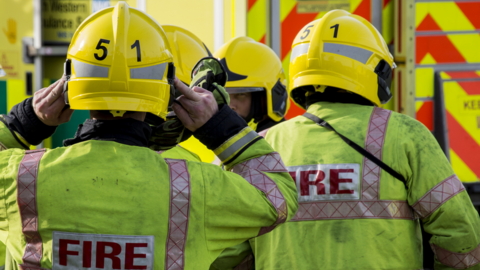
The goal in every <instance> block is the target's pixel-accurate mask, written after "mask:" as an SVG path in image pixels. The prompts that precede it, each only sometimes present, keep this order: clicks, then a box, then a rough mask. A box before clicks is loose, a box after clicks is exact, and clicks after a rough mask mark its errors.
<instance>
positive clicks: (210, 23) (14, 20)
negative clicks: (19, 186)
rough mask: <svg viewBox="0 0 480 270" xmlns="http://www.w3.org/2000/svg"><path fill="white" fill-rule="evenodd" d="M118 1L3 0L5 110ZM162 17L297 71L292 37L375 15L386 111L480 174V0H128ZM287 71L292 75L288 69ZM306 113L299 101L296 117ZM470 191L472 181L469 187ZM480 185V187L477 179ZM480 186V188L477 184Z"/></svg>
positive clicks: (0, 45)
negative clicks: (327, 18) (269, 55)
mask: <svg viewBox="0 0 480 270" xmlns="http://www.w3.org/2000/svg"><path fill="white" fill-rule="evenodd" d="M117 2H118V1H116V0H0V29H1V33H0V64H1V65H2V66H3V68H4V70H5V72H6V73H7V76H6V77H3V78H1V79H0V114H5V113H8V111H9V110H10V109H11V108H12V107H13V106H14V105H15V104H17V103H19V102H20V101H22V100H23V99H25V98H26V97H29V96H31V95H32V93H33V92H34V91H36V90H38V89H40V88H42V87H44V86H47V85H49V84H50V83H52V82H53V81H55V80H57V79H59V78H60V77H61V76H62V74H63V63H64V61H65V58H66V53H67V49H68V45H69V42H70V40H71V38H72V36H73V33H74V32H75V29H76V28H77V27H78V26H79V24H80V23H81V22H82V21H83V20H84V19H85V18H86V17H88V16H89V15H90V14H92V13H93V12H96V11H98V10H100V9H102V8H105V7H108V6H113V5H115V4H116V3H117ZM126 2H127V3H128V4H129V5H130V6H131V7H136V8H138V9H140V10H143V11H146V12H147V13H148V14H150V15H151V16H152V17H153V18H155V19H156V20H157V21H158V22H159V23H160V24H173V25H178V26H181V27H183V28H186V29H187V30H190V31H191V32H193V33H194V34H195V35H197V36H198V37H199V38H200V39H202V40H203V42H204V43H205V44H206V46H207V47H208V48H209V49H210V51H211V52H214V51H216V50H217V49H218V48H220V46H221V45H222V44H224V43H225V42H228V41H229V40H230V39H232V38H234V37H238V36H249V37H251V38H253V39H254V40H256V41H259V42H262V43H264V44H266V45H268V46H270V47H271V48H272V49H273V50H274V51H275V52H276V53H277V54H278V56H279V57H280V59H281V60H282V63H283V68H284V70H285V72H286V73H287V74H288V65H289V62H290V51H291V44H292V41H293V39H294V37H295V36H296V34H297V32H298V31H299V30H300V29H301V28H302V27H303V26H304V25H306V24H307V23H308V22H310V21H313V20H315V19H318V18H321V17H322V16H323V15H324V14H325V13H326V12H327V11H329V10H332V9H345V10H347V11H349V12H351V13H353V14H356V15H360V16H362V17H364V18H365V19H367V20H369V21H370V22H371V23H372V24H373V25H374V26H375V27H376V28H377V30H378V31H379V32H380V33H381V34H382V35H383V37H384V39H385V41H386V42H387V44H388V45H389V48H390V51H391V53H392V54H393V56H394V58H395V62H396V64H397V66H398V67H397V68H396V69H395V72H394V80H393V87H392V88H393V93H394V98H393V99H392V100H391V101H390V102H389V103H388V104H386V105H385V106H384V108H386V109H390V110H393V111H397V112H400V113H404V114H407V115H409V116H411V117H413V118H416V119H418V120H419V121H420V122H422V123H423V124H424V125H425V126H426V127H427V128H428V129H430V130H431V131H432V134H433V135H434V136H435V137H436V138H437V140H438V142H439V144H440V146H441V147H442V149H443V150H444V152H445V154H446V155H447V157H448V158H449V159H450V161H451V163H452V165H453V168H454V169H455V172H456V173H457V175H458V177H459V178H460V179H461V180H462V181H463V182H477V181H478V180H479V178H480V52H479V49H480V16H479V14H480V0H463V1H452V0H441V1H440V0H436V1H432V0H323V1H314V0H126ZM287 78H288V76H287ZM302 113H303V111H302V110H301V109H299V108H297V107H296V106H295V105H294V104H293V103H292V102H291V109H290V111H289V113H288V115H287V119H289V118H291V117H293V116H296V115H299V114H302ZM87 117H88V112H86V111H76V112H75V113H74V116H73V118H72V121H70V122H69V123H67V124H64V125H62V126H60V127H59V128H58V129H57V132H56V133H55V134H54V135H53V136H52V138H49V139H48V140H46V141H45V143H44V146H45V147H59V146H62V141H63V140H64V139H66V138H70V137H73V136H74V133H75V131H76V129H77V127H78V124H80V123H83V121H84V120H85V119H86V118H87ZM469 188H470V187H469ZM477 188H478V185H477ZM477 192H480V189H479V190H478V191H477Z"/></svg>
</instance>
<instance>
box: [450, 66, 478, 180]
mask: <svg viewBox="0 0 480 270" xmlns="http://www.w3.org/2000/svg"><path fill="white" fill-rule="evenodd" d="M457 75H458V74H457ZM476 75H478V73H476ZM443 89H444V90H443V91H444V95H445V108H446V115H447V125H448V131H449V132H448V140H449V145H450V157H451V163H452V167H453V169H454V170H455V173H456V174H457V175H458V177H459V178H460V180H462V181H463V182H470V181H478V180H479V179H480V125H479V124H480V123H478V121H479V119H478V118H479V117H480V81H479V80H477V81H447V82H444V84H443Z"/></svg>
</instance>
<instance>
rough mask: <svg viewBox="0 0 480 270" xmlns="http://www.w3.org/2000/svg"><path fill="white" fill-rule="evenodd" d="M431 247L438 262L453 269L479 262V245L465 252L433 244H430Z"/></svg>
mask: <svg viewBox="0 0 480 270" xmlns="http://www.w3.org/2000/svg"><path fill="white" fill-rule="evenodd" d="M431 247H432V250H433V253H435V257H437V260H438V261H439V262H441V263H442V264H443V265H446V266H449V267H453V268H455V269H465V268H469V267H472V266H474V265H477V264H478V263H480V245H478V246H477V247H476V248H475V249H473V250H472V251H470V252H467V253H455V252H451V251H449V250H446V249H444V248H441V247H439V246H437V245H435V244H431Z"/></svg>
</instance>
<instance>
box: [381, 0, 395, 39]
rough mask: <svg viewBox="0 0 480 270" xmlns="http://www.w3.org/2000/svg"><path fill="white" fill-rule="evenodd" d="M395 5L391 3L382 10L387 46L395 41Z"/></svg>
mask: <svg viewBox="0 0 480 270" xmlns="http://www.w3.org/2000/svg"><path fill="white" fill-rule="evenodd" d="M393 3H394V1H390V2H389V3H388V4H387V5H386V6H385V7H383V10H382V17H383V20H382V32H383V33H382V35H383V38H384V39H385V42H386V43H387V44H390V43H391V42H392V41H393V15H394V14H393V5H394V4H393Z"/></svg>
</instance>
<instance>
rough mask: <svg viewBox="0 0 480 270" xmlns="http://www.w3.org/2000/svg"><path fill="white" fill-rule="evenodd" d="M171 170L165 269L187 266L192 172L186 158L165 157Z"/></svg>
mask: <svg viewBox="0 0 480 270" xmlns="http://www.w3.org/2000/svg"><path fill="white" fill-rule="evenodd" d="M165 162H167V165H168V169H169V172H170V215H169V220H168V236H167V244H166V247H165V252H166V254H165V269H166V270H182V269H184V268H185V243H186V241H187V231H188V221H189V215H190V174H189V173H188V168H187V162H186V161H185V160H175V159H165Z"/></svg>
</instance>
